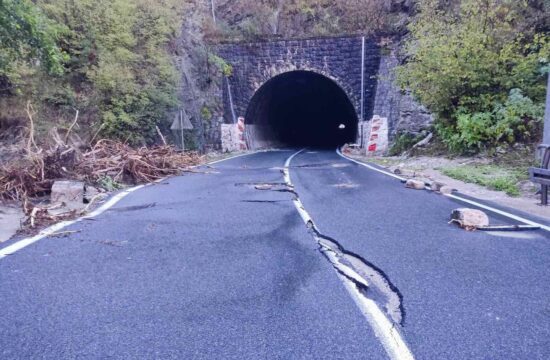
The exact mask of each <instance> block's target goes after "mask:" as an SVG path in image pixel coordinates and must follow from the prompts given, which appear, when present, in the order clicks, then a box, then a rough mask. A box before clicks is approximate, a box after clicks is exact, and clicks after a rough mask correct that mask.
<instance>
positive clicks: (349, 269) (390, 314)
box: [277, 149, 414, 359]
mask: <svg viewBox="0 0 550 360" xmlns="http://www.w3.org/2000/svg"><path fill="white" fill-rule="evenodd" d="M302 151H304V149H302V150H300V151H298V152H296V153H294V154H293V155H291V156H290V157H289V158H288V159H287V160H286V162H285V166H284V168H283V169H282V171H281V172H282V173H283V176H284V180H285V185H286V186H287V189H286V191H288V192H290V193H292V194H293V195H294V199H293V203H294V206H295V207H296V210H297V211H298V213H299V214H300V216H301V217H302V219H303V221H304V223H305V224H306V226H307V227H308V229H309V231H310V233H311V234H312V236H313V238H314V239H315V241H316V242H317V244H318V245H319V251H320V252H321V253H322V254H323V255H324V257H325V258H326V259H327V260H328V261H329V262H330V264H331V265H332V267H333V268H334V269H335V271H336V272H337V273H338V275H339V276H340V278H341V279H342V281H343V282H344V285H345V286H346V288H347V289H348V291H349V292H350V295H351V296H352V297H354V300H355V302H356V303H357V305H358V306H359V308H360V309H361V311H362V312H363V314H364V315H365V317H366V318H367V320H368V321H369V323H370V324H371V326H372V327H373V330H374V331H375V333H376V336H377V337H378V338H379V339H380V341H381V343H382V345H383V346H384V348H385V349H386V352H387V353H388V355H389V356H390V357H391V358H392V359H414V356H413V355H412V353H411V351H410V350H409V348H408V346H407V344H406V342H405V341H404V339H403V337H402V335H401V331H400V329H401V328H402V326H403V324H404V321H405V309H404V306H403V295H402V294H401V293H400V291H399V289H398V288H397V287H396V286H395V285H394V284H393V283H392V282H391V281H390V279H389V277H388V276H387V275H386V274H385V273H384V271H382V270H381V269H380V268H378V267H377V266H375V265H374V264H372V263H371V262H369V261H367V260H366V259H365V258H363V257H362V256H360V255H358V254H356V253H354V252H352V251H349V250H346V249H345V248H344V247H343V246H342V245H341V243H340V242H339V241H337V240H335V239H334V238H332V237H330V236H327V235H325V234H323V233H322V232H321V231H320V230H319V228H318V227H317V226H316V225H315V222H314V221H313V219H312V218H311V216H310V215H309V213H308V212H307V211H306V209H305V207H304V205H303V203H302V201H301V200H300V196H299V194H298V192H297V190H296V189H295V187H294V184H293V183H292V181H291V179H290V168H291V166H290V163H291V161H292V159H293V158H294V157H295V156H297V155H298V154H300V153H301V152H302ZM277 191H281V189H280V188H278V189H277Z"/></svg>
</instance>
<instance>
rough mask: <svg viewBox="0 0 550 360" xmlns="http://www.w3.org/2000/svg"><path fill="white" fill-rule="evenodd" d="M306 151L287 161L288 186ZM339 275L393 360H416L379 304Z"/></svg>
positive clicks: (304, 216)
mask: <svg viewBox="0 0 550 360" xmlns="http://www.w3.org/2000/svg"><path fill="white" fill-rule="evenodd" d="M304 150H305V149H302V150H300V151H298V152H295V153H294V154H292V155H291V156H290V157H289V158H288V159H286V161H285V165H284V170H283V175H284V180H285V183H286V184H287V186H291V187H294V185H293V184H292V180H291V178H290V163H291V161H292V159H294V157H296V156H297V155H298V154H300V153H301V152H303V151H304ZM293 203H294V206H295V207H296V210H298V213H299V214H300V217H301V218H302V220H303V221H304V223H305V224H306V226H309V225H314V224H315V223H314V222H313V219H312V218H311V216H310V215H309V214H308V212H307V211H306V210H305V208H304V205H303V204H302V201H301V200H300V199H299V198H298V197H296V198H295V199H294V201H293ZM327 254H328V256H334V255H333V254H331V253H327ZM332 261H337V259H332ZM337 275H338V277H339V278H340V280H341V281H342V283H343V284H344V286H345V288H346V290H347V291H348V293H349V294H350V295H351V297H352V299H353V301H354V302H355V304H356V305H357V307H359V309H360V310H361V313H362V314H363V316H365V318H366V319H367V321H368V322H369V324H370V325H371V326H372V328H373V330H374V333H375V335H376V337H377V338H378V339H380V341H381V343H382V346H383V347H384V349H385V350H386V352H387V353H388V355H389V357H390V358H391V359H392V360H414V356H413V354H412V352H411V350H410V349H409V347H408V346H407V344H406V342H405V340H404V339H403V337H402V336H401V333H400V332H399V330H398V328H396V327H395V326H394V324H393V323H392V322H391V321H390V320H389V319H388V318H387V317H386V315H385V314H384V312H383V311H382V310H380V308H379V307H378V304H376V303H375V302H374V301H372V300H371V299H368V298H366V297H364V296H362V295H361V293H360V292H359V289H357V286H355V284H354V283H353V282H352V281H350V280H349V279H346V277H345V276H343V275H341V274H338V273H337ZM354 276H355V275H354ZM356 276H357V277H360V275H359V274H357V275H356ZM361 279H362V278H361ZM357 280H358V279H357ZM364 282H365V281H364V279H363V281H362V283H364Z"/></svg>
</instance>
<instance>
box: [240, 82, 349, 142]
mask: <svg viewBox="0 0 550 360" xmlns="http://www.w3.org/2000/svg"><path fill="white" fill-rule="evenodd" d="M245 121H246V124H247V129H252V130H251V131H250V132H248V138H249V142H251V143H252V144H251V147H252V148H262V147H285V146H291V147H304V146H308V147H327V148H328V147H331V148H334V147H336V146H339V145H343V144H345V143H349V142H355V140H356V138H357V122H358V119H357V114H356V112H355V109H354V107H353V104H352V103H351V101H350V99H349V98H348V96H347V95H346V93H345V92H344V90H342V88H340V86H338V84H336V83H335V82H334V81H333V80H331V79H329V78H327V77H325V76H323V75H320V74H317V73H314V72H311V71H291V72H287V73H283V74H281V75H278V76H275V77H274V78H272V79H270V80H269V81H268V82H266V83H265V84H264V85H263V86H262V87H261V88H260V89H259V90H258V91H257V92H256V94H255V95H254V96H253V97H252V100H251V101H250V104H249V106H248V109H247V112H246V116H245ZM249 125H253V126H249Z"/></svg>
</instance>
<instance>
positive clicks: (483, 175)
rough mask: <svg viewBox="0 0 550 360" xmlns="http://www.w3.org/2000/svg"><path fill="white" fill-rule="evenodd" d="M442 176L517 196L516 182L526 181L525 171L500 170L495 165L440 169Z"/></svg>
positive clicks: (518, 192)
mask: <svg viewBox="0 0 550 360" xmlns="http://www.w3.org/2000/svg"><path fill="white" fill-rule="evenodd" d="M441 172H442V173H443V174H444V175H447V176H449V177H452V178H454V179H457V180H460V181H464V182H467V183H473V184H477V185H481V186H485V187H487V188H490V189H493V190H498V191H504V192H505V193H506V194H508V195H510V196H519V195H520V191H519V188H518V185H517V184H518V182H520V181H522V180H527V179H528V175H527V169H510V168H502V167H499V166H496V165H463V166H460V167H454V168H445V169H441Z"/></svg>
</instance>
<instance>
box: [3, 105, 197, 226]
mask: <svg viewBox="0 0 550 360" xmlns="http://www.w3.org/2000/svg"><path fill="white" fill-rule="evenodd" d="M27 113H28V115H29V120H30V126H29V129H28V133H27V135H26V136H25V138H21V139H20V140H19V142H18V144H16V145H13V144H12V145H10V146H11V148H10V157H4V156H2V154H0V159H2V163H0V201H17V202H21V203H22V204H23V209H24V212H25V214H26V215H27V224H26V225H28V226H30V227H31V228H32V227H35V226H37V225H45V224H47V223H51V222H54V221H59V220H64V219H67V218H71V217H74V216H77V215H82V214H83V212H86V211H87V210H88V208H89V207H90V206H91V205H92V203H93V202H94V201H95V200H96V198H97V197H94V196H92V197H89V198H86V188H87V189H91V190H92V191H91V192H92V193H94V192H95V194H96V195H98V197H99V196H101V193H104V191H102V190H100V189H98V187H99V188H100V187H101V185H102V184H104V182H105V180H106V179H107V180H108V182H109V183H111V184H113V183H114V184H117V185H118V184H127V185H136V184H142V183H148V182H152V181H155V180H159V179H162V178H165V177H167V176H171V175H178V174H181V173H182V172H183V171H191V170H190V168H191V167H192V166H194V165H198V164H199V163H200V162H201V157H200V156H199V155H198V154H197V153H194V152H183V151H180V150H178V149H177V148H175V147H174V146H171V145H167V144H166V141H165V140H164V137H162V140H163V143H164V145H162V146H154V147H141V148H132V147H131V146H129V145H127V144H125V143H122V142H118V141H114V140H105V139H103V140H99V141H97V142H95V144H94V145H93V146H92V147H91V148H90V147H89V146H87V145H86V144H85V143H84V142H83V141H82V140H81V139H80V138H79V137H78V136H77V135H76V134H74V133H71V130H72V128H73V127H74V125H75V124H76V122H77V120H78V112H77V113H76V117H75V121H74V122H73V124H72V125H71V127H70V128H69V129H68V130H67V131H66V132H65V133H64V134H63V135H60V132H61V133H63V131H59V130H58V129H56V128H53V129H51V131H50V132H49V136H48V141H49V145H42V146H38V145H37V144H36V142H35V139H34V124H33V119H32V116H33V115H34V114H35V113H34V110H33V109H32V106H31V105H30V104H29V105H28V107H27ZM13 147H16V148H18V151H17V152H14V151H15V150H14V149H12V148H13ZM16 153H17V156H13V155H14V154H16ZM60 180H72V182H73V183H76V184H78V187H79V188H80V187H82V189H83V190H79V191H78V193H79V197H82V196H81V195H82V194H80V193H81V192H82V193H84V199H81V200H80V204H83V203H87V204H88V205H87V206H86V204H84V205H81V206H80V207H74V206H69V204H67V203H65V201H61V200H60V201H57V200H56V199H54V198H57V197H56V196H54V195H55V194H54V193H52V187H55V186H54V184H56V183H63V181H60ZM65 182H66V181H65ZM54 190H55V189H54ZM110 190H112V189H110ZM54 192H55V191H54ZM50 194H52V197H51V199H47V200H46V201H41V200H40V197H44V196H47V195H50ZM103 195H104V194H103ZM37 199H38V200H37ZM42 200H43V199H42ZM83 200H84V201H83ZM84 206H86V207H85V208H84Z"/></svg>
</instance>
